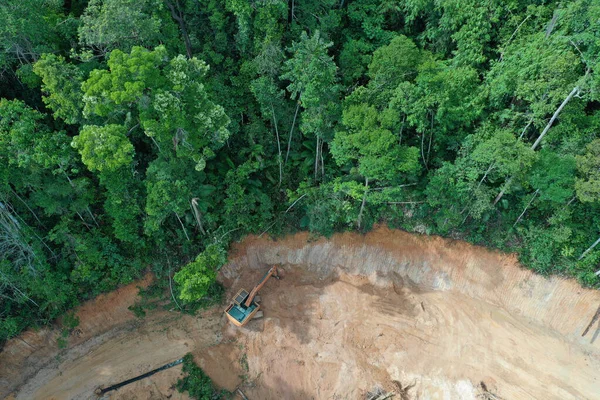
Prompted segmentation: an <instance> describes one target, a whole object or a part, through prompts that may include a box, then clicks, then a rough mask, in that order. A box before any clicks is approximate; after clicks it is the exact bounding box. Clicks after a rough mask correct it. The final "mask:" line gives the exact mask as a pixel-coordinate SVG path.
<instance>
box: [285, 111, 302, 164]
mask: <svg viewBox="0 0 600 400" xmlns="http://www.w3.org/2000/svg"><path fill="white" fill-rule="evenodd" d="M299 109H300V102H298V104H297V105H296V112H295V113H294V120H293V121H292V128H291V129H290V137H289V138H288V145H287V152H286V153H285V164H287V160H288V157H289V155H290V148H291V147H292V134H293V133H294V125H296V117H297V116H298V110H299Z"/></svg>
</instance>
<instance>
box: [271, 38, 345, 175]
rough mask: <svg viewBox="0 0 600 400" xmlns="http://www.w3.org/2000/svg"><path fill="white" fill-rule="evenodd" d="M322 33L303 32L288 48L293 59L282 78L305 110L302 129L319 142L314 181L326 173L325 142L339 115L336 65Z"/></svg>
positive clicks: (293, 97) (290, 60)
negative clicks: (310, 34)
mask: <svg viewBox="0 0 600 400" xmlns="http://www.w3.org/2000/svg"><path fill="white" fill-rule="evenodd" d="M332 45H333V43H332V42H329V43H328V42H325V40H324V39H323V38H322V37H321V34H320V33H319V31H316V32H315V33H314V34H313V35H312V36H310V37H309V36H308V35H307V34H306V32H303V33H302V34H301V36H300V41H298V42H294V43H293V44H292V46H291V47H290V48H289V49H288V50H289V51H290V52H292V57H291V58H290V59H289V60H287V61H286V62H285V65H284V70H283V72H284V73H283V74H282V75H281V79H285V80H289V81H290V84H289V85H288V87H287V89H288V91H289V92H290V95H291V97H292V99H298V101H299V102H300V104H301V106H302V108H303V109H304V111H303V113H302V116H301V118H302V119H301V121H302V122H301V125H300V130H301V131H302V133H303V134H304V135H305V136H308V137H311V136H312V137H314V138H315V139H316V146H315V163H314V178H315V179H317V176H318V174H319V172H320V173H321V175H323V173H324V167H325V166H324V160H323V158H324V156H323V143H324V142H325V141H328V140H330V139H331V136H332V133H333V126H334V123H335V119H336V117H337V115H338V112H339V111H338V108H339V103H338V101H339V100H338V93H339V87H338V85H337V76H336V72H337V66H336V65H335V62H334V61H333V57H331V56H329V55H328V54H327V49H328V48H330V47H331V46H332Z"/></svg>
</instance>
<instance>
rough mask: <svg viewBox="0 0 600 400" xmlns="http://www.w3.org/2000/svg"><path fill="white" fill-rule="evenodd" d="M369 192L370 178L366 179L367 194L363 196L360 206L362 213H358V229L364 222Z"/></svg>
mask: <svg viewBox="0 0 600 400" xmlns="http://www.w3.org/2000/svg"><path fill="white" fill-rule="evenodd" d="M368 191H369V178H366V177H365V194H364V195H363V199H362V204H361V205H360V212H359V213H358V220H357V221H356V225H357V226H358V229H360V223H361V221H362V215H363V211H364V209H365V203H366V201H367V193H368Z"/></svg>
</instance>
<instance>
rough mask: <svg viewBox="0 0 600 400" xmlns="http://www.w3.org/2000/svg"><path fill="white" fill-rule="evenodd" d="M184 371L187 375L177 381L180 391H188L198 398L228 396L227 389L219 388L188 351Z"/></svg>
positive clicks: (211, 399) (216, 398)
mask: <svg viewBox="0 0 600 400" xmlns="http://www.w3.org/2000/svg"><path fill="white" fill-rule="evenodd" d="M182 371H183V373H184V374H186V376H185V377H183V378H181V379H179V380H178V381H177V384H176V387H177V391H178V392H179V393H183V392H187V393H188V394H189V396H190V397H191V398H193V399H196V400H218V399H224V398H228V393H227V392H226V391H225V390H218V389H217V388H216V387H215V385H214V384H213V382H212V381H211V380H210V378H209V377H208V375H206V373H205V372H204V371H202V369H201V368H200V367H198V365H196V363H195V362H194V356H193V355H192V354H191V353H188V354H186V355H185V357H183V369H182Z"/></svg>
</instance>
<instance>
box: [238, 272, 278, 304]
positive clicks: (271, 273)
mask: <svg viewBox="0 0 600 400" xmlns="http://www.w3.org/2000/svg"><path fill="white" fill-rule="evenodd" d="M273 275H275V276H277V266H276V265H274V266H273V267H272V268H271V269H270V270H269V272H267V274H266V275H265V276H264V277H263V278H262V280H261V281H260V282H258V285H256V286H255V287H254V289H252V291H251V292H250V294H249V295H248V299H247V300H246V302H245V303H244V305H245V306H246V307H250V304H252V301H253V300H254V297H256V294H257V293H258V291H259V290H260V289H262V287H263V286H264V285H265V283H267V281H268V280H269V278H270V277H272V276H273Z"/></svg>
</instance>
